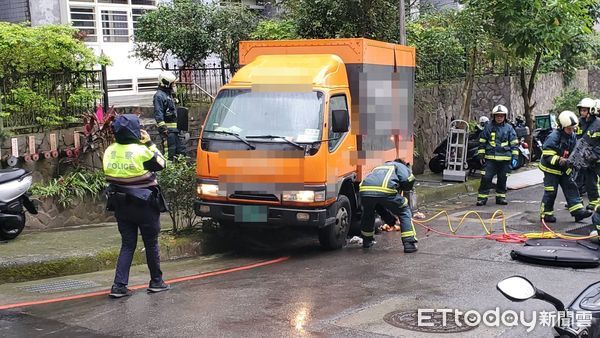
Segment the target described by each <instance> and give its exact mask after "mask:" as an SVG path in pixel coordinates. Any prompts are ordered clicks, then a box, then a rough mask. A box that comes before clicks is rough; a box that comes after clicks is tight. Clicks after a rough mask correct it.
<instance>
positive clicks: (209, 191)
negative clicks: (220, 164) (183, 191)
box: [197, 183, 227, 196]
mask: <svg viewBox="0 0 600 338" xmlns="http://www.w3.org/2000/svg"><path fill="white" fill-rule="evenodd" d="M197 192H198V195H200V196H225V195H227V192H226V191H223V190H219V185H217V184H207V183H200V184H198V187H197Z"/></svg>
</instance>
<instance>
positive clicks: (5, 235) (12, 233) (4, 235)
mask: <svg viewBox="0 0 600 338" xmlns="http://www.w3.org/2000/svg"><path fill="white" fill-rule="evenodd" d="M22 216H23V222H21V224H19V226H18V227H17V228H13V229H10V230H9V229H5V228H3V227H1V226H0V239H3V240H11V239H15V238H17V236H19V235H20V234H21V232H23V229H24V228H25V214H22Z"/></svg>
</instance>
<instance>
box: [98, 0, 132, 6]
mask: <svg viewBox="0 0 600 338" xmlns="http://www.w3.org/2000/svg"><path fill="white" fill-rule="evenodd" d="M98 3H100V4H118V5H129V0H98Z"/></svg>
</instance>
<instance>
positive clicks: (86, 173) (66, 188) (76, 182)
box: [31, 168, 106, 208]
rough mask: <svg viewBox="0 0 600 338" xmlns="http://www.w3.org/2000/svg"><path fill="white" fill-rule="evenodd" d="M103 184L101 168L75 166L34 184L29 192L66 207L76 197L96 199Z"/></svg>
mask: <svg viewBox="0 0 600 338" xmlns="http://www.w3.org/2000/svg"><path fill="white" fill-rule="evenodd" d="M105 186H106V181H105V179H104V173H103V172H102V170H90V169H82V168H76V169H75V170H74V171H73V172H71V173H69V174H66V175H63V176H61V177H59V178H55V179H53V180H51V181H50V182H47V183H36V184H34V185H33V186H32V187H31V192H32V194H33V195H34V196H36V197H38V198H53V199H55V200H56V201H57V202H58V203H59V204H60V205H61V206H62V207H63V208H68V207H70V206H71V205H72V204H73V202H74V201H75V200H77V199H83V198H90V197H91V198H94V199H97V198H98V197H99V196H100V193H101V192H102V190H103V189H104V187H105Z"/></svg>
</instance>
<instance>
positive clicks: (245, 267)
mask: <svg viewBox="0 0 600 338" xmlns="http://www.w3.org/2000/svg"><path fill="white" fill-rule="evenodd" d="M289 258H290V257H280V258H277V259H273V260H270V261H264V262H259V263H254V264H249V265H242V266H238V267H236V268H229V269H223V270H216V271H210V272H204V273H200V274H197V275H191V276H186V277H180V278H173V279H169V280H166V281H165V282H166V283H180V282H185V281H190V280H194V279H200V278H207V277H213V276H219V275H224V274H227V273H232V272H238V271H244V270H250V269H254V268H259V267H261V266H266V265H271V264H276V263H281V262H284V261H286V260H288V259H289ZM145 288H147V285H146V284H140V285H134V286H131V287H129V289H131V290H139V289H145ZM109 293H110V290H106V291H97V292H89V293H84V294H80V295H74V296H67V297H60V298H52V299H45V300H38V301H31V302H24V303H14V304H7V305H0V310H8V309H14V308H20V307H26V306H33V305H42V304H51V303H58V302H64V301H67V300H75V299H83V298H91V297H96V296H102V295H108V294H109Z"/></svg>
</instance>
